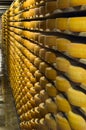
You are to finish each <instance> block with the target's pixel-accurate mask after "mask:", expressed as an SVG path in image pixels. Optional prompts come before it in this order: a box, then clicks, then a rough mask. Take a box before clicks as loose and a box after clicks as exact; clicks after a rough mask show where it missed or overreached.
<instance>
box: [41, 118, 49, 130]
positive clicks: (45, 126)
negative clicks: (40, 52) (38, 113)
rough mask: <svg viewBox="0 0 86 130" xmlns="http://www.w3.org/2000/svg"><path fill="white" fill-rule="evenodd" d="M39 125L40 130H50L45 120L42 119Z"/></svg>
mask: <svg viewBox="0 0 86 130" xmlns="http://www.w3.org/2000/svg"><path fill="white" fill-rule="evenodd" d="M39 124H40V129H41V130H49V129H48V126H47V125H46V123H45V120H44V118H42V119H40V121H39Z"/></svg>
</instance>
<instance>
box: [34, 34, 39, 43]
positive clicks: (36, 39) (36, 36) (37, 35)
mask: <svg viewBox="0 0 86 130" xmlns="http://www.w3.org/2000/svg"><path fill="white" fill-rule="evenodd" d="M39 36H40V34H39V33H34V37H35V39H34V40H35V41H36V42H38V38H39Z"/></svg>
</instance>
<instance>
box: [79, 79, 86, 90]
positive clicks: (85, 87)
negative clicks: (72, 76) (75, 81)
mask: <svg viewBox="0 0 86 130" xmlns="http://www.w3.org/2000/svg"><path fill="white" fill-rule="evenodd" d="M80 87H81V88H83V89H84V90H86V80H85V81H83V82H82V84H81V85H80Z"/></svg>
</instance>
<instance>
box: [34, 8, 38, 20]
mask: <svg viewBox="0 0 86 130" xmlns="http://www.w3.org/2000/svg"><path fill="white" fill-rule="evenodd" d="M34 10H35V15H34V17H36V18H37V17H39V8H35V9H34Z"/></svg>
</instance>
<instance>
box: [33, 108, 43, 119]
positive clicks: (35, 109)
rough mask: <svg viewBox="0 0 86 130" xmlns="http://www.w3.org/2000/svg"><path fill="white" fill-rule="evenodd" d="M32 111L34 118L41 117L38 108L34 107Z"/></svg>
mask: <svg viewBox="0 0 86 130" xmlns="http://www.w3.org/2000/svg"><path fill="white" fill-rule="evenodd" d="M34 111H35V116H36V117H38V118H40V117H41V113H40V111H39V107H35V108H34Z"/></svg>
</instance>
